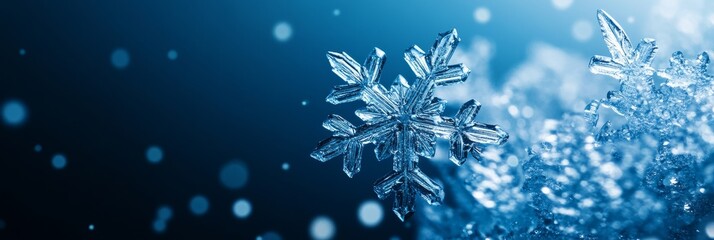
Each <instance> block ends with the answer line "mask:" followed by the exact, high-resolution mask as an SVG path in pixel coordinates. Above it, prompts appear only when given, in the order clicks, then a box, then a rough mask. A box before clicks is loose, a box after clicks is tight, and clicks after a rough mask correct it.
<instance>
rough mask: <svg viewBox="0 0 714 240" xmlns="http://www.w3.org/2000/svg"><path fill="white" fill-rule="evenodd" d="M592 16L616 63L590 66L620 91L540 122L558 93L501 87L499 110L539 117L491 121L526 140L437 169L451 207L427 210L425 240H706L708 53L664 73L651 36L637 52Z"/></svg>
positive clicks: (713, 170) (676, 59) (619, 32)
mask: <svg viewBox="0 0 714 240" xmlns="http://www.w3.org/2000/svg"><path fill="white" fill-rule="evenodd" d="M597 20H598V22H599V24H600V27H601V30H602V34H603V39H604V40H605V43H606V46H607V47H608V50H609V52H610V56H595V57H593V58H592V60H591V61H590V64H589V67H590V70H591V71H592V72H593V73H596V74H599V75H605V76H609V77H612V78H614V79H616V80H618V83H619V89H617V90H613V91H610V92H608V93H607V95H606V97H605V98H603V99H597V100H592V101H591V102H590V103H589V104H587V105H586V107H585V110H584V111H582V112H575V113H572V112H567V110H566V113H565V114H564V115H563V116H562V117H561V118H560V119H548V118H546V117H544V116H541V115H542V114H543V113H547V112H549V111H553V110H552V108H554V106H553V105H555V104H552V102H556V101H558V99H557V97H561V98H562V96H558V95H557V94H540V95H537V93H535V94H534V93H529V91H533V89H534V87H533V85H538V84H537V83H535V84H522V81H521V83H519V82H518V81H515V82H509V83H506V84H504V86H506V87H504V89H503V90H502V91H503V92H501V93H495V94H494V96H493V99H496V100H498V101H501V99H505V100H504V101H503V102H505V104H504V106H503V107H504V108H511V106H513V107H515V108H516V110H517V109H518V108H520V106H531V107H533V108H535V109H534V112H536V113H537V114H535V115H533V116H531V117H530V118H523V117H522V116H519V115H517V114H513V113H514V112H517V111H508V112H507V111H502V112H501V113H500V115H499V114H491V116H490V117H491V118H495V119H498V121H500V122H502V123H503V124H504V126H505V124H509V125H510V126H518V127H519V130H518V131H517V132H515V133H514V134H516V135H515V136H519V137H518V138H517V139H513V140H512V141H509V144H508V145H506V146H504V147H503V148H499V149H495V148H491V147H486V148H484V149H483V154H484V156H485V157H484V159H485V160H484V161H481V162H473V163H472V162H470V163H468V164H467V167H464V168H459V169H449V168H443V167H441V168H439V170H440V172H441V174H442V175H444V179H445V181H444V182H445V183H446V184H447V185H448V186H449V188H448V189H449V190H450V191H449V192H447V196H449V197H450V198H451V199H454V201H453V202H450V203H449V204H447V206H442V207H440V208H438V209H437V208H433V207H431V206H424V208H425V212H427V213H428V214H424V215H423V217H422V218H421V219H422V223H423V224H424V227H423V228H422V229H420V231H419V237H420V238H421V239H485V238H491V239H643V238H652V237H655V238H660V239H693V238H703V237H704V236H705V235H703V232H702V229H704V227H703V226H706V225H707V224H709V223H710V222H711V221H712V220H714V214H713V212H714V198H713V196H714V195H711V194H710V192H711V191H712V190H711V188H712V187H711V186H712V184H714V177H712V176H714V152H713V151H712V144H714V131H713V130H712V127H714V122H713V120H712V119H713V118H714V116H712V115H713V113H712V111H714V110H713V108H712V106H713V105H714V104H713V102H714V100H713V99H712V95H713V92H714V90H713V89H714V85H712V80H714V79H713V77H712V76H711V75H710V74H709V73H707V67H708V63H709V57H708V55H707V54H706V53H701V54H699V55H698V56H696V57H694V58H692V59H688V58H686V57H685V55H684V54H683V53H682V52H675V53H674V54H673V55H672V57H671V58H670V63H669V66H668V67H666V68H664V69H658V68H656V67H653V65H652V63H653V60H654V56H655V53H656V52H657V45H656V43H655V40H653V39H644V40H641V41H640V42H639V43H638V44H637V46H633V44H632V43H631V41H630V39H629V37H628V36H627V34H626V33H625V31H624V30H623V29H622V27H621V26H620V25H619V24H618V23H617V22H616V21H615V20H614V19H613V18H612V17H610V16H609V15H608V14H607V13H605V12H604V11H601V10H600V11H598V12H597ZM563 64H567V63H563ZM583 65H584V64H583ZM534 80H535V81H541V82H540V84H541V85H547V86H548V87H550V86H552V85H557V84H558V83H557V82H555V83H554V82H553V81H554V80H548V79H534ZM566 80H567V79H562V80H561V81H566ZM603 84H607V83H603ZM598 89H600V88H598ZM543 91H545V92H548V91H552V89H545V90H543ZM541 93H542V92H541ZM544 95H547V96H544ZM548 96H550V98H548ZM557 107H558V106H555V108H557ZM540 108H543V109H540ZM610 110H611V111H610ZM556 111H557V109H556ZM610 112H612V114H609V113H610ZM608 114H609V115H608ZM494 115H495V116H494ZM504 116H505V117H504ZM509 118H510V120H509ZM526 120H527V121H526ZM506 121H509V122H506ZM534 143H535V144H534ZM526 147H527V151H526V152H523V151H522V149H523V148H526ZM504 196H506V197H504Z"/></svg>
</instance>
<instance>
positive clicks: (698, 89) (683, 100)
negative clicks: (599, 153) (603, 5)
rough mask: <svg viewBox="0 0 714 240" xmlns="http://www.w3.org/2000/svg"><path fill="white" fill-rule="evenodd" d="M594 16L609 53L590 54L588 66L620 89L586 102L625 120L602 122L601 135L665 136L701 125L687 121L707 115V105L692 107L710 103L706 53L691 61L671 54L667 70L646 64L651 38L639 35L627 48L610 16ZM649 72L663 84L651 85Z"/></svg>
mask: <svg viewBox="0 0 714 240" xmlns="http://www.w3.org/2000/svg"><path fill="white" fill-rule="evenodd" d="M597 18H598V22H599V23H600V29H601V30H602V34H603V39H604V40H605V44H606V45H607V48H608V49H609V51H610V54H611V57H604V56H594V57H593V58H592V59H591V61H590V70H591V71H592V72H593V73H595V74H602V75H607V76H611V77H613V78H615V79H618V80H619V81H620V89H619V91H610V92H608V94H607V99H603V100H600V101H597V100H596V101H593V102H592V103H591V106H592V105H599V104H600V103H602V104H603V105H604V106H606V107H609V108H611V109H612V110H614V111H615V112H616V113H618V114H620V115H622V116H624V117H625V118H626V119H627V121H628V123H627V125H625V126H624V127H623V128H622V129H617V130H610V129H609V128H610V127H611V124H610V123H609V122H606V123H605V124H604V126H603V131H601V134H602V135H611V136H613V137H617V138H624V139H631V138H633V137H636V136H639V135H641V134H643V133H648V132H651V133H655V134H656V135H659V136H660V137H662V138H669V137H674V136H675V135H676V134H677V132H678V131H683V130H684V129H686V128H691V127H692V126H687V124H689V125H692V123H695V124H701V123H698V122H697V121H691V120H692V119H694V118H695V117H696V116H700V119H709V118H710V117H709V116H710V115H711V114H712V112H711V108H707V107H701V108H699V109H697V108H696V106H700V105H704V106H708V105H711V103H710V102H711V100H710V99H709V98H710V97H711V95H712V93H713V92H714V88H712V80H713V78H712V76H710V75H708V74H707V66H708V64H709V55H708V54H707V53H706V52H704V53H702V54H700V55H699V56H698V57H697V58H696V59H693V60H689V59H685V58H684V54H683V53H682V52H675V53H674V54H672V57H671V58H670V66H669V67H668V68H666V69H661V70H660V69H654V68H653V67H652V66H651V64H652V60H653V58H654V55H655V53H656V52H657V45H656V43H655V40H654V39H650V38H645V39H643V40H641V41H640V43H639V44H638V45H637V47H635V48H633V47H632V44H631V42H630V39H629V38H628V37H627V34H626V33H625V31H624V30H623V29H622V27H621V26H620V24H618V23H617V21H615V20H614V19H613V18H612V17H611V16H610V15H608V14H607V13H606V12H605V11H603V10H598V12H597ZM655 76H659V77H661V78H663V79H664V82H663V83H662V84H660V85H655V81H654V77H655ZM706 101H709V102H706ZM594 109H595V110H596V109H597V106H595V108H594Z"/></svg>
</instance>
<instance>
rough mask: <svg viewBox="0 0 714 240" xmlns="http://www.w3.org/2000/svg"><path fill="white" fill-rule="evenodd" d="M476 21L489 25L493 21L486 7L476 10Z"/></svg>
mask: <svg viewBox="0 0 714 240" xmlns="http://www.w3.org/2000/svg"><path fill="white" fill-rule="evenodd" d="M474 19H475V20H476V22H478V23H487V22H488V21H489V20H491V11H490V10H488V8H485V7H480V8H476V10H474Z"/></svg>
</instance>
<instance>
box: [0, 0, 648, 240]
mask: <svg viewBox="0 0 714 240" xmlns="http://www.w3.org/2000/svg"><path fill="white" fill-rule="evenodd" d="M638 4H642V2H639V3H634V2H629V1H628V2H627V3H621V2H620V1H588V2H580V1H578V2H576V3H574V4H573V5H572V6H571V7H570V8H569V9H568V10H567V11H560V10H557V9H555V8H554V7H553V6H552V4H551V2H550V1H463V0H458V1H426V0H417V1H378V0H365V1H274V0H273V1H236V0H232V1H223V0H216V1H185V0H173V1H139V0H132V1H80V0H67V1H24V0H23V1H19V0H18V1H3V2H0V41H1V42H2V44H0V101H3V102H5V101H7V100H11V99H18V100H20V101H22V102H23V103H24V104H25V105H26V107H27V110H28V118H27V120H26V122H25V123H24V124H23V125H21V126H18V127H11V126H4V127H2V128H0V219H2V220H4V221H5V222H6V227H5V228H4V229H2V230H0V239H37V238H45V239H48V238H51V239H151V238H164V239H209V238H210V239H254V238H255V236H258V235H259V234H262V233H264V232H266V231H276V232H278V233H279V234H280V235H282V236H283V238H284V239H305V238H309V237H310V235H309V231H308V228H309V224H310V221H312V219H314V218H315V217H316V216H318V215H325V216H329V217H330V218H332V219H333V220H334V222H335V224H336V228H337V229H336V230H337V232H336V235H335V237H336V238H338V239H345V238H360V239H389V238H390V237H392V236H398V237H400V238H402V239H411V238H414V234H415V228H416V227H418V226H416V225H415V222H412V223H410V222H409V221H408V222H407V223H406V224H405V223H401V222H400V221H399V220H398V219H397V218H396V217H395V216H394V215H393V214H392V213H391V210H390V209H391V199H389V200H385V201H382V202H381V203H382V205H383V207H384V209H385V215H384V219H383V221H382V223H381V224H380V225H379V226H377V227H376V228H366V227H364V226H362V225H361V224H360V223H359V221H358V219H357V216H356V212H357V207H358V206H359V204H360V203H362V202H363V201H365V200H369V199H376V196H375V194H374V193H373V191H372V183H373V181H374V180H375V179H377V178H378V177H380V176H382V175H383V174H385V173H386V172H388V171H389V169H390V168H391V165H390V164H391V163H390V162H377V161H375V159H374V156H373V154H371V149H372V148H371V147H369V148H368V149H367V151H365V152H366V154H365V159H364V160H363V167H362V172H361V173H360V174H358V175H357V176H356V177H355V178H354V179H349V178H348V177H346V176H345V174H344V173H343V172H342V171H341V169H342V166H341V160H334V161H330V162H328V163H320V162H318V161H315V160H313V159H311V158H309V153H310V151H311V150H312V149H313V148H314V146H315V145H316V144H317V142H318V141H319V140H321V139H323V138H325V137H327V136H329V132H328V131H326V130H324V129H322V128H321V122H322V121H323V120H324V118H325V117H326V116H327V115H328V114H330V113H337V114H340V115H342V116H349V119H351V120H355V117H354V115H353V114H352V111H354V109H355V108H356V107H358V106H361V104H359V103H354V104H346V105H341V106H333V105H330V104H328V103H326V102H324V97H325V96H326V95H327V94H328V93H329V91H330V89H331V88H332V86H333V85H337V84H341V80H339V79H338V78H337V77H336V76H334V75H333V74H332V73H331V71H330V68H329V65H328V63H327V60H326V58H325V53H326V52H327V51H330V50H332V51H346V52H348V53H350V55H352V56H353V57H354V58H355V59H357V60H358V61H362V59H364V57H365V56H366V54H368V53H369V52H370V51H371V49H372V48H373V47H380V48H381V49H382V50H384V51H385V52H386V53H387V56H388V60H387V65H386V67H385V71H384V74H383V76H384V77H383V78H384V81H385V82H386V81H388V80H391V79H393V78H394V77H395V76H396V75H397V74H400V73H401V74H404V75H405V76H407V77H408V78H412V77H413V75H412V74H411V72H410V71H409V69H408V67H407V65H406V64H405V63H404V62H403V60H402V51H403V50H404V49H406V48H407V47H409V46H411V45H413V44H417V45H420V46H422V48H425V49H426V48H428V47H429V46H431V44H432V42H433V40H434V39H435V37H436V35H437V33H440V32H444V31H446V30H449V29H451V28H457V29H458V31H459V34H460V36H461V38H462V39H463V43H465V44H462V47H466V46H468V44H467V43H469V42H470V40H471V39H472V38H473V37H475V36H481V37H483V38H486V39H488V40H489V41H491V42H492V43H493V44H494V46H495V49H496V50H495V51H496V52H495V53H496V54H495V56H494V58H493V59H492V61H491V69H490V70H491V76H492V79H494V85H495V86H499V84H500V82H501V80H502V79H504V78H506V77H507V76H508V74H509V72H510V71H512V70H513V68H514V66H515V65H516V64H517V63H520V62H521V61H522V60H523V59H524V58H526V55H527V52H528V49H529V46H530V45H531V44H532V43H533V42H545V43H549V44H552V45H555V46H558V47H560V48H563V49H567V50H569V51H572V52H575V53H579V54H581V55H583V56H591V55H593V54H605V53H607V51H606V49H605V47H604V45H603V44H602V41H601V40H600V38H599V33H597V32H594V33H593V37H592V38H591V39H590V40H588V41H586V42H578V41H576V40H575V39H573V37H572V36H571V28H572V23H573V22H574V21H576V20H579V19H587V20H591V21H592V23H593V27H595V26H596V25H595V23H596V22H595V21H596V20H595V11H596V9H598V8H604V9H606V10H608V12H609V13H610V14H611V15H613V16H619V17H621V18H624V17H626V16H633V17H635V18H637V19H639V18H640V17H641V16H643V14H644V11H638V9H641V6H639V5H638ZM477 7H486V8H488V9H490V12H491V19H490V21H489V22H488V23H487V24H479V23H477V22H475V21H474V18H473V12H474V9H476V8H477ZM334 9H339V10H340V15H339V16H335V15H333V11H334ZM282 21H284V22H288V23H289V24H290V25H291V26H292V29H293V35H292V37H291V38H290V40H289V41H287V42H279V41H276V40H275V38H274V37H273V27H274V26H275V24H276V23H278V22H282ZM638 23H639V21H638V22H635V24H628V26H627V27H628V33H629V34H630V35H631V36H641V35H642V31H641V29H640V28H639V27H638ZM595 30H597V29H596V28H595ZM633 38H636V39H637V38H639V37H633ZM117 48H124V49H126V50H127V51H128V52H129V54H130V59H131V60H130V63H129V65H128V67H127V68H125V69H122V70H118V69H116V68H114V67H113V66H112V64H111V61H110V55H111V53H112V51H114V50H115V49H117ZM19 49H25V50H26V55H24V56H20V55H19V54H18V51H19ZM170 49H175V50H176V51H177V52H178V58H177V59H176V60H175V61H170V60H169V59H168V58H167V57H166V55H167V51H169V50H170ZM582 64H587V62H583V63H582ZM474 97H475V98H476V99H478V96H474ZM303 100H307V101H308V104H307V105H306V106H302V105H301V102H302V101H303ZM485 107H487V106H485ZM355 122H356V121H355ZM36 144H41V145H42V146H43V150H42V151H41V152H40V153H36V152H34V150H33V147H34V146H35V145H36ZM150 145H158V146H161V148H162V149H163V151H164V159H163V161H162V162H161V163H159V164H157V165H152V164H150V163H148V162H147V160H146V158H145V155H144V154H145V151H146V149H147V147H148V146H150ZM55 153H63V154H64V155H65V156H67V159H68V164H67V167H66V168H65V169H63V170H55V169H53V168H52V165H51V164H50V159H51V157H52V156H53V155H54V154H55ZM232 159H241V160H242V161H244V162H246V163H247V165H248V169H249V171H250V177H249V180H248V184H247V185H246V187H245V188H242V189H240V190H228V189H225V188H224V187H222V186H221V184H220V181H219V178H218V173H219V171H220V168H221V166H222V165H223V164H225V163H226V162H228V161H230V160H232ZM284 162H287V163H289V164H290V169H289V170H288V171H283V170H282V169H281V165H282V164H283V163H284ZM427 162H428V161H423V163H422V164H421V165H422V166H423V168H425V169H426V170H425V171H427V172H428V173H430V175H432V176H437V175H436V172H435V171H433V169H430V167H429V164H428V163H427ZM437 178H438V176H437ZM196 194H203V195H205V196H207V197H208V199H209V201H210V203H211V206H210V209H209V211H208V213H207V214H206V215H204V216H200V217H197V216H194V215H192V214H191V213H190V212H189V209H188V202H189V199H190V198H191V197H192V196H194V195H196ZM238 198H247V199H249V200H250V201H251V203H252V205H253V212H252V214H251V216H250V217H249V218H248V219H247V220H238V219H236V218H235V217H234V216H233V214H232V212H231V206H232V203H233V201H235V200H236V199H238ZM164 204H166V205H170V206H172V207H173V209H174V217H173V219H172V220H171V221H170V223H169V226H168V228H167V231H166V232H165V233H163V234H156V233H154V231H153V230H152V227H151V223H152V221H153V219H154V218H155V213H156V209H157V207H158V206H160V205H164ZM89 224H94V225H95V227H96V229H95V230H94V231H90V230H88V227H87V226H88V225H89Z"/></svg>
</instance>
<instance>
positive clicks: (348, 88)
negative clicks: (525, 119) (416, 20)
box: [311, 30, 508, 221]
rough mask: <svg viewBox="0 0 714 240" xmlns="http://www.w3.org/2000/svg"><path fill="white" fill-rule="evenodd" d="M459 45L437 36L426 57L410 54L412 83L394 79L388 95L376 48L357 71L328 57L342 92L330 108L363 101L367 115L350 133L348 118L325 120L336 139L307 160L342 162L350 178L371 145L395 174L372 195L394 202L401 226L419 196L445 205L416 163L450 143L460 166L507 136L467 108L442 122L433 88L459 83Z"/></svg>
mask: <svg viewBox="0 0 714 240" xmlns="http://www.w3.org/2000/svg"><path fill="white" fill-rule="evenodd" d="M459 41H460V39H459V38H458V36H457V33H456V30H451V31H448V32H445V33H442V34H440V35H439V37H438V38H437V40H436V43H434V46H433V47H432V48H431V49H430V50H429V52H428V53H427V52H424V51H423V50H422V49H421V48H419V47H418V46H413V47H411V48H409V49H407V50H406V51H405V53H404V59H405V60H406V62H407V63H408V64H409V66H410V67H411V69H412V71H413V72H414V74H415V75H416V80H414V81H413V82H412V83H411V84H410V83H408V82H407V80H406V79H405V78H404V77H402V76H397V78H396V79H395V80H394V82H393V83H392V85H391V86H390V87H389V89H387V88H385V87H384V86H382V85H381V84H380V83H379V78H380V75H381V73H382V67H383V66H384V63H385V60H386V56H385V54H384V52H383V51H382V50H380V49H378V48H375V49H374V51H372V53H371V54H370V55H369V56H368V57H367V60H365V62H364V64H362V65H360V64H359V63H357V62H356V61H355V60H354V59H353V58H352V57H350V56H349V55H347V53H337V52H329V53H328V54H327V58H328V60H329V62H330V65H331V66H332V71H333V72H334V73H335V74H336V75H337V76H339V77H340V78H342V80H344V81H345V82H346V83H347V84H345V85H339V86H336V87H334V90H333V91H332V93H330V94H329V96H327V102H329V103H332V104H340V103H346V102H352V101H356V100H362V101H364V102H365V103H366V105H367V106H366V107H364V108H362V109H359V110H357V111H356V112H355V114H356V115H357V117H359V118H360V119H362V120H363V121H364V122H365V123H364V124H362V125H360V126H355V125H353V124H352V123H350V122H349V121H347V120H346V119H345V118H343V117H341V116H338V115H330V116H328V118H327V120H325V122H324V123H323V126H324V127H325V128H326V129H328V130H330V131H332V132H333V135H332V137H330V138H327V139H325V140H323V141H322V142H320V143H319V145H318V146H317V148H316V149H315V151H314V152H313V153H312V154H311V156H312V157H313V158H315V159H317V160H319V161H323V162H324V161H327V160H330V159H332V158H335V157H337V156H340V155H344V163H343V171H344V172H345V173H346V174H347V176H349V177H353V176H354V175H355V174H357V173H358V172H359V171H360V165H361V161H362V150H363V148H364V145H366V144H369V143H373V144H375V145H376V147H375V149H374V152H375V155H376V157H377V159H378V160H384V159H387V158H389V157H392V159H393V160H392V161H393V165H392V166H393V167H392V171H391V172H390V173H388V174H387V175H386V176H384V177H382V178H381V179H379V180H377V182H376V183H375V185H374V191H375V192H376V193H377V196H378V197H379V198H380V199H384V198H386V197H387V196H389V195H392V194H393V195H394V205H393V208H392V210H393V211H394V213H395V214H396V215H397V216H398V217H399V218H400V219H401V220H402V221H403V220H405V219H406V218H408V217H409V216H410V215H411V214H412V213H414V208H415V206H416V196H417V194H418V195H421V196H422V197H423V198H424V199H425V200H426V201H427V202H428V203H429V204H431V205H439V204H441V203H442V201H443V199H444V192H443V189H442V187H441V186H440V184H438V183H437V182H436V181H434V180H432V179H431V178H429V177H428V176H426V175H425V174H424V173H423V172H422V171H421V170H420V169H419V167H418V166H417V163H418V161H419V157H420V156H421V157H426V158H432V157H434V154H435V151H436V147H435V146H436V138H437V137H438V138H444V139H447V140H448V141H449V145H450V151H449V158H450V159H451V161H453V162H454V163H455V164H457V165H462V164H463V163H464V162H465V160H466V159H467V155H468V154H469V153H471V155H472V156H474V157H475V158H477V159H478V158H479V156H480V155H481V149H482V145H483V144H503V143H504V142H506V140H507V139H508V134H507V133H506V132H504V131H503V130H501V128H500V127H498V126H496V125H489V124H483V123H480V122H477V121H476V120H475V117H476V114H478V112H479V109H480V108H481V104H480V103H479V102H477V101H476V100H470V101H468V102H466V103H465V104H464V105H463V106H462V107H461V109H460V110H459V111H458V113H457V114H456V116H454V117H445V116H442V115H441V114H442V113H443V111H444V108H445V104H446V101H444V100H442V99H439V98H437V97H435V96H434V89H435V88H436V87H441V86H447V85H451V84H456V83H461V82H463V81H465V80H466V79H467V78H468V75H469V72H470V70H469V69H468V68H467V67H465V66H463V65H462V64H456V65H449V59H450V58H451V56H452V54H453V53H454V50H455V49H456V46H457V45H458V43H459Z"/></svg>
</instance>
